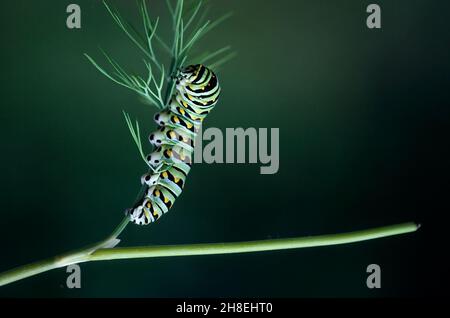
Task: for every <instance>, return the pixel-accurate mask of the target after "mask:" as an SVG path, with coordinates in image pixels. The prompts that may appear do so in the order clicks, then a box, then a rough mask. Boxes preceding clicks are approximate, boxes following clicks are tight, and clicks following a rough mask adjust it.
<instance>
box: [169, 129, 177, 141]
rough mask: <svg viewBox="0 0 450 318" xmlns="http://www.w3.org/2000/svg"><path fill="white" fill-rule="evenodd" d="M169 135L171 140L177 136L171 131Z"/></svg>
mask: <svg viewBox="0 0 450 318" xmlns="http://www.w3.org/2000/svg"><path fill="white" fill-rule="evenodd" d="M169 135H170V138H172V139H173V138H175V137H176V136H177V135H176V134H175V132H173V131H171V132H170V133H169Z"/></svg>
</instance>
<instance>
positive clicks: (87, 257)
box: [0, 217, 419, 286]
mask: <svg viewBox="0 0 450 318" xmlns="http://www.w3.org/2000/svg"><path fill="white" fill-rule="evenodd" d="M127 224H128V218H127V217H125V218H124V220H123V221H122V222H121V223H120V224H119V226H118V227H117V228H116V230H115V231H114V232H113V233H112V234H111V236H109V237H108V238H107V239H106V240H104V241H102V242H100V243H97V244H94V245H93V246H90V247H87V248H84V249H81V250H77V251H73V252H69V253H66V254H63V255H61V256H56V257H53V258H49V259H46V260H43V261H40V262H35V263H32V264H28V265H24V266H21V267H17V268H14V269H12V270H9V271H7V272H4V273H1V274H0V286H3V285H7V284H9V283H12V282H15V281H18V280H21V279H24V278H27V277H30V276H33V275H37V274H39V273H43V272H46V271H49V270H52V269H56V268H60V267H65V266H68V265H70V264H76V263H83V262H92V261H104V260H115V259H131V258H150V257H171V256H190V255H213V254H232V253H249V252H263V251H274V250H284V249H296V248H307V247H319V246H330V245H338V244H348V243H355V242H361V241H367V240H373V239H378V238H383V237H388V236H393V235H399V234H406V233H411V232H415V231H417V229H418V228H419V225H418V224H416V223H413V222H408V223H401V224H396V225H390V226H384V227H378V228H372V229H367V230H361V231H354V232H348V233H340V234H328V235H318V236H307V237H297V238H285V239H271V240H261V241H249V242H234V243H205V244H187V245H162V246H140V247H121V248H112V246H109V245H108V244H111V242H112V243H115V244H117V243H118V242H117V243H116V242H115V241H118V240H117V237H118V235H119V234H120V233H121V232H122V231H123V229H124V228H125V226H126V225H127ZM99 246H100V248H99Z"/></svg>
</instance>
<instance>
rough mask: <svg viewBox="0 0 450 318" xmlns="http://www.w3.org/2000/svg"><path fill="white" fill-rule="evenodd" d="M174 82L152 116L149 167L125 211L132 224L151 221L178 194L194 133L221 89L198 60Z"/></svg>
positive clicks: (186, 167)
mask: <svg viewBox="0 0 450 318" xmlns="http://www.w3.org/2000/svg"><path fill="white" fill-rule="evenodd" d="M175 83H176V86H175V90H174V94H173V95H172V97H171V99H170V101H169V103H168V105H167V106H166V107H165V108H164V109H163V110H162V111H160V112H158V113H156V114H155V116H154V120H155V122H156V123H157V125H158V129H157V130H156V131H154V132H153V133H151V134H150V135H149V141H150V143H151V144H152V145H153V146H154V151H153V152H152V153H150V154H149V155H148V156H147V157H146V160H147V162H148V164H149V166H150V168H151V170H152V171H151V172H150V173H146V174H144V175H143V176H142V177H141V183H142V184H143V185H146V190H145V193H144V195H143V197H142V198H141V199H140V200H139V201H138V203H137V204H136V205H135V206H134V208H131V209H128V210H127V211H126V214H127V215H129V217H130V221H131V222H133V223H135V224H139V225H147V224H150V223H152V222H155V221H156V220H158V219H159V218H160V217H161V216H162V215H163V214H164V213H166V212H168V211H169V209H170V208H171V207H172V206H173V204H174V202H175V200H176V198H177V197H178V196H180V194H181V192H182V190H183V187H184V184H185V181H186V176H187V174H188V173H189V171H190V169H191V166H192V154H193V151H194V140H195V137H196V135H197V133H198V131H199V129H200V126H201V124H202V122H203V120H204V119H205V117H206V116H207V115H208V114H209V112H210V111H211V110H212V109H213V108H214V106H215V105H216V103H217V100H218V98H219V95H220V91H221V88H220V86H219V82H218V80H217V76H216V75H215V74H214V73H213V72H212V71H211V70H210V69H209V68H207V67H206V66H204V65H202V64H196V65H190V66H187V67H185V68H184V69H182V70H181V71H180V74H179V75H178V76H177V78H176V82H175Z"/></svg>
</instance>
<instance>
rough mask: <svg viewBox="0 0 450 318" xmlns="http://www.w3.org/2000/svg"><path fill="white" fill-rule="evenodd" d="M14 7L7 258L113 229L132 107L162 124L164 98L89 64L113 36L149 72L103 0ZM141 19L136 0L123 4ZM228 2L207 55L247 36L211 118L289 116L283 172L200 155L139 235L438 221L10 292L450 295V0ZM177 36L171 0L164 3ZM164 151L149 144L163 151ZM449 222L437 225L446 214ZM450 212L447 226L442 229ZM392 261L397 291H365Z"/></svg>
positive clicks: (8, 87)
mask: <svg viewBox="0 0 450 318" xmlns="http://www.w3.org/2000/svg"><path fill="white" fill-rule="evenodd" d="M74 2H75V3H77V4H79V5H80V7H81V24H82V27H81V29H78V30H77V29H73V30H71V29H68V28H67V27H66V18H67V15H68V14H67V13H66V7H67V5H68V4H70V3H72V1H48V0H46V1H39V2H33V1H24V0H17V1H9V2H7V3H4V4H3V9H2V10H1V13H0V15H1V19H0V23H1V31H0V32H1V34H2V50H1V51H0V56H1V58H0V63H1V65H0V66H1V76H0V78H1V86H0V87H1V88H0V89H1V97H2V98H1V108H0V118H1V125H0V130H1V133H0V144H1V156H0V164H1V167H2V182H1V183H0V187H1V191H0V202H1V208H0V213H1V218H0V220H1V221H0V225H1V228H2V230H1V231H0V248H1V250H2V253H1V256H0V271H4V270H7V269H10V268H12V267H14V266H17V265H22V264H25V263H28V262H31V261H35V260H38V259H43V258H46V257H50V256H53V255H56V254H59V253H61V252H64V251H67V250H70V249H73V248H78V247H81V246H83V245H86V244H88V243H92V242H94V241H97V240H99V239H101V238H103V237H105V236H106V235H107V234H109V233H110V232H111V231H112V230H113V228H114V227H115V226H116V225H117V224H118V223H119V222H120V220H121V218H122V215H123V214H122V213H123V210H124V209H125V208H128V207H129V206H130V204H131V203H132V202H133V200H134V199H135V196H136V194H137V191H138V190H139V188H140V183H139V179H140V176H141V174H142V173H143V172H144V171H145V169H146V168H145V164H144V163H143V162H142V161H141V159H140V157H139V155H138V152H137V150H136V148H135V145H134V143H133V141H132V139H131V137H130V135H129V132H128V129H127V127H126V124H125V121H124V119H123V115H122V110H126V111H127V112H129V113H130V115H131V116H132V118H138V119H139V120H140V123H141V128H142V135H143V136H144V137H145V136H147V134H148V133H149V132H151V131H152V130H153V129H154V127H155V125H154V123H153V120H152V116H153V113H154V112H155V111H156V108H154V107H151V106H148V105H144V104H142V103H141V102H140V101H139V100H138V98H137V96H136V95H135V94H134V93H133V92H131V91H129V90H127V89H125V88H122V87H119V86H117V85H115V84H113V83H112V82H111V81H109V80H107V79H106V78H105V77H103V76H102V75H101V74H100V73H99V72H97V71H96V70H95V69H94V68H93V67H92V65H90V64H89V63H88V61H87V60H86V58H85V57H84V56H83V53H85V52H86V53H89V54H90V55H91V56H93V57H94V58H96V59H97V60H98V61H99V62H101V63H102V64H103V61H104V60H103V59H102V56H101V53H100V50H99V47H101V48H103V49H105V50H106V51H107V52H109V53H110V54H111V55H112V56H113V57H115V58H116V59H117V60H118V61H119V62H120V63H121V64H122V65H124V66H126V67H127V68H128V69H129V70H132V71H134V72H138V73H139V72H143V64H142V62H141V61H142V56H141V55H140V52H139V51H138V50H137V49H136V48H135V47H134V46H133V44H132V43H131V42H130V41H129V40H128V39H127V38H126V36H125V35H124V34H123V33H122V32H121V30H119V29H118V27H117V26H116V25H114V24H113V21H112V19H111V17H110V16H109V15H108V13H107V11H106V9H105V8H104V6H103V5H102V3H101V2H100V1H88V0H77V1H74ZM112 3H113V4H115V5H116V6H117V8H118V9H119V10H120V12H121V13H122V14H123V16H124V17H126V18H127V19H129V20H131V21H133V22H134V23H135V24H136V25H139V24H140V23H141V20H140V17H139V14H138V9H137V5H136V3H135V2H134V1H119V0H117V1H113V2H112ZM370 3H372V1H356V0H352V1H339V2H337V1H331V0H323V1H297V0H279V1H274V0H270V1H264V2H261V1H258V0H245V1H242V0H226V1H225V0H212V1H210V5H211V8H212V10H211V11H210V14H209V15H210V17H211V18H214V17H219V16H221V15H222V14H224V13H226V12H228V11H233V12H234V15H233V17H232V18H231V19H229V20H227V21H226V22H224V23H223V24H221V25H220V26H219V27H218V28H216V29H214V30H213V31H212V32H211V33H210V34H209V35H207V36H206V37H205V38H204V39H203V40H202V41H201V42H200V43H199V44H198V46H197V50H198V52H201V51H202V50H206V49H208V50H212V49H214V48H219V47H222V46H224V45H227V44H230V45H232V46H233V48H234V50H236V51H237V53H238V56H237V57H236V58H235V59H234V60H232V61H230V62H229V63H228V64H226V65H225V66H224V67H223V68H222V69H221V70H220V71H219V72H218V75H219V77H220V81H221V84H222V87H223V94H222V97H221V100H220V102H219V105H218V106H217V107H216V109H215V110H214V111H213V112H212V113H211V115H210V116H209V117H208V119H207V121H206V124H205V127H219V128H222V129H225V128H226V127H244V128H247V127H256V128H260V127H266V128H272V127H274V128H279V129H280V169H279V171H278V173H277V174H274V175H261V174H259V164H211V165H208V164H197V165H195V166H194V168H193V170H192V171H191V173H190V175H189V178H188V180H187V185H186V188H185V190H184V192H183V195H182V196H181V197H180V198H179V199H178V200H177V203H176V204H175V206H174V208H173V209H172V210H171V211H170V213H169V214H167V215H165V216H164V217H163V218H162V219H161V220H160V221H158V223H157V224H154V225H151V226H148V227H138V226H134V225H130V226H128V228H127V229H126V230H125V232H124V233H123V234H122V236H121V238H122V239H123V241H122V243H121V244H122V245H123V246H132V245H145V244H184V243H203V242H231V241H244V240H257V239H266V238H282V237H294V236H306V235H318V234H326V233H336V232H345V231H352V230H359V229H365V228H370V227H375V226H382V225H389V224H394V223H401V222H405V221H417V222H421V223H422V224H423V226H422V228H421V229H420V231H419V232H417V233H414V234H408V235H404V236H398V237H391V238H385V239H380V240H374V241H369V242H364V243H358V244H351V245H342V246H334V247H321V248H314V249H301V250H289V251H278V252H266V253H253V254H236V255H218V256H196V257H179V258H159V259H134V260H120V261H110V262H95V263H87V264H82V265H81V271H82V277H81V281H82V287H81V289H68V288H67V287H66V284H65V282H66V278H67V275H68V274H66V272H65V270H64V269H59V270H54V271H51V272H47V273H44V274H41V275H38V276H35V277H31V278H28V279H25V280H22V281H18V282H16V283H13V284H11V285H8V286H5V287H1V288H0V296H1V297H219V296H220V297H244V296H248V297H406V296H423V295H425V294H427V295H431V296H433V295H439V293H440V291H439V286H440V285H442V284H443V282H442V279H443V277H444V276H445V275H447V274H446V272H444V270H445V267H444V263H441V259H440V258H441V255H443V254H445V253H446V250H445V249H443V248H442V247H441V246H439V242H443V241H444V234H445V233H444V232H442V231H439V230H440V228H439V226H438V225H437V223H441V224H443V221H444V220H443V217H444V215H445V211H446V210H445V209H444V206H442V205H441V204H440V203H442V202H443V201H442V199H443V198H444V197H445V195H446V194H447V192H446V191H445V190H444V187H443V185H444V183H445V182H446V180H447V179H446V177H445V172H446V169H445V168H446V165H447V163H448V159H447V157H446V156H447V152H448V140H447V137H446V136H447V135H448V134H447V128H448V119H449V117H448V115H449V108H448V88H449V64H448V48H449V47H448V43H449V41H448V30H447V28H448V27H447V26H446V23H447V22H446V20H445V19H446V15H444V14H443V12H448V10H449V9H450V5H449V3H444V2H443V1H441V2H437V1H435V2H430V1H425V0H420V1H406V0H398V1H394V2H392V1H380V0H378V1H376V3H377V4H379V5H380V6H381V10H382V29H380V30H371V29H368V28H367V26H366V17H367V15H368V14H367V13H366V7H367V5H368V4H370ZM149 4H150V6H149V8H150V12H151V14H152V15H153V16H156V15H161V19H162V20H161V21H160V23H161V27H162V28H163V29H165V30H166V31H164V32H165V33H164V32H163V35H164V34H166V35H167V34H168V33H167V32H168V31H170V24H169V20H168V19H167V13H165V10H166V9H165V7H164V1H156V0H155V1H153V0H151V1H150V2H149ZM146 149H147V151H149V150H150V147H149V146H148V145H146ZM435 221H438V222H435ZM435 223H436V224H435ZM372 263H375V264H379V265H380V266H381V271H382V278H381V284H382V288H381V289H378V290H370V289H368V288H367V287H366V277H367V274H366V267H367V266H368V265H369V264H372Z"/></svg>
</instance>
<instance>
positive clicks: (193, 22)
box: [85, 0, 236, 162]
mask: <svg viewBox="0 0 450 318" xmlns="http://www.w3.org/2000/svg"><path fill="white" fill-rule="evenodd" d="M205 2H206V0H200V1H193V0H191V1H184V0H175V1H173V0H166V4H167V9H168V11H169V13H170V17H171V20H172V21H171V23H172V31H173V32H172V33H173V38H172V39H169V41H168V42H167V41H166V40H165V39H162V38H161V37H160V36H159V34H158V26H159V24H160V22H159V21H160V20H159V17H156V18H154V19H152V18H151V17H150V14H149V9H148V7H147V3H146V0H142V1H141V2H140V3H138V5H139V13H140V15H141V20H142V28H143V31H141V32H139V31H138V29H137V28H136V27H134V25H133V24H131V23H130V22H128V21H127V20H125V19H124V18H123V17H122V16H121V15H120V13H119V12H118V10H117V9H116V8H114V7H113V6H112V5H110V4H108V3H107V2H106V1H103V4H104V5H105V7H106V9H107V11H108V12H109V14H110V15H111V17H112V18H113V20H114V22H115V23H116V24H117V25H118V26H119V28H120V29H121V30H122V31H123V32H124V33H125V34H126V35H127V37H128V38H129V39H130V40H131V42H132V43H133V44H135V45H136V47H137V48H138V49H139V50H140V51H141V52H142V53H143V68H144V69H145V70H146V75H145V76H140V75H134V74H130V73H129V72H127V71H126V70H124V68H123V67H122V66H121V65H120V64H119V63H118V62H117V61H116V60H114V59H113V58H112V57H111V56H110V55H109V54H108V53H106V52H105V51H103V50H102V53H103V55H104V57H105V60H106V62H107V63H108V64H109V65H110V67H111V71H107V70H106V69H105V68H103V67H101V66H100V65H99V64H98V63H97V62H96V61H95V60H94V59H93V58H92V57H91V56H89V55H88V54H85V56H86V57H87V58H88V60H89V61H90V62H91V63H92V64H93V65H94V66H95V67H96V68H97V70H98V71H100V72H101V73H102V74H103V75H105V76H106V77H107V78H109V79H110V80H112V81H113V82H115V83H116V84H118V85H121V86H124V87H126V88H128V89H131V90H132V91H135V92H136V93H137V94H138V95H139V96H141V97H142V98H143V99H144V101H146V102H148V103H149V104H151V105H154V106H156V107H157V108H160V109H162V108H164V107H165V106H166V105H167V103H168V102H169V100H170V97H171V96H172V94H173V90H174V88H175V80H174V79H175V78H176V76H177V75H178V72H179V70H180V68H181V67H182V66H183V65H185V63H186V62H189V63H190V64H205V63H208V64H209V67H211V68H212V69H215V70H217V69H218V68H219V67H220V66H221V65H223V64H224V63H226V62H227V61H229V60H230V59H231V58H233V57H234V56H235V54H236V53H235V52H233V51H231V48H230V46H224V47H222V48H219V49H217V50H215V51H212V52H209V51H205V52H204V53H202V54H200V55H198V56H194V57H192V58H191V57H190V56H189V53H190V50H191V49H192V47H193V46H194V45H195V44H197V43H198V41H199V40H200V39H201V38H203V37H204V36H205V35H206V34H207V33H208V32H209V31H211V30H212V29H213V28H215V27H216V26H217V25H219V24H220V23H222V22H223V21H224V20H226V19H227V18H229V17H230V16H231V13H227V14H225V15H223V16H221V17H219V18H217V19H215V20H207V19H206V16H207V12H208V11H209V10H208V9H209V7H208V6H206V5H205ZM162 54H164V55H165V57H167V55H169V56H170V57H171V62H170V65H169V66H165V65H164V63H162V62H161V60H162V59H161V58H160V57H161V56H162ZM123 113H124V116H125V120H126V122H127V126H128V128H129V130H130V133H131V135H132V137H133V140H134V141H135V143H136V145H137V147H138V150H139V153H140V155H141V157H142V159H144V161H145V162H146V160H145V156H144V154H143V151H142V145H141V137H140V132H139V123H138V122H137V121H136V127H134V126H133V125H132V122H131V119H130V116H129V115H128V114H127V113H126V112H123Z"/></svg>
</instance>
